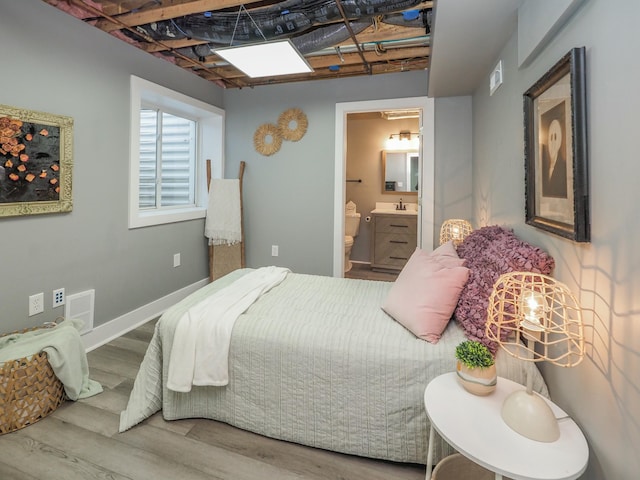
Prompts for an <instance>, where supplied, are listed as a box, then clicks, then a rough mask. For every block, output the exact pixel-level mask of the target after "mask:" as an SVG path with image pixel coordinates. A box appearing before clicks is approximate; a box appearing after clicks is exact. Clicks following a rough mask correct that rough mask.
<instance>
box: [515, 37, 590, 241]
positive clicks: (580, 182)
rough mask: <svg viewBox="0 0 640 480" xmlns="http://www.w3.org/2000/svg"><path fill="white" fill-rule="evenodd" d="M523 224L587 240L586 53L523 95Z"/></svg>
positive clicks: (580, 51)
mask: <svg viewBox="0 0 640 480" xmlns="http://www.w3.org/2000/svg"><path fill="white" fill-rule="evenodd" d="M524 139H525V148H524V154H525V195H526V222H527V224H529V225H533V226H534V227H537V228H540V229H542V230H546V231H548V232H552V233H555V234H556V235H560V236H562V237H566V238H570V239H571V240H574V241H576V242H589V241H590V224H589V175H588V163H589V162H588V156H587V117H586V72H585V49H584V47H581V48H574V49H572V50H571V51H570V52H569V53H567V54H566V55H565V56H564V57H562V58H561V59H560V61H559V62H558V63H556V64H555V65H554V66H553V67H552V68H551V69H550V70H549V71H548V72H547V73H546V74H545V75H544V76H543V77H542V78H541V79H540V80H538V81H537V82H536V83H535V84H534V85H533V86H532V87H531V88H530V89H529V90H527V91H526V92H525V93H524Z"/></svg>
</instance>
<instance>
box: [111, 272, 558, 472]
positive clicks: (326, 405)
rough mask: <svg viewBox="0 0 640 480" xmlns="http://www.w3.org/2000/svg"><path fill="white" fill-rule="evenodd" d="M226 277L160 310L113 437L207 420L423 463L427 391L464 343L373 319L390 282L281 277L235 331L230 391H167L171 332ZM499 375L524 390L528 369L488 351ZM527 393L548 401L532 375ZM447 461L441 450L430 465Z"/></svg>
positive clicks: (440, 446)
mask: <svg viewBox="0 0 640 480" xmlns="http://www.w3.org/2000/svg"><path fill="white" fill-rule="evenodd" d="M247 271H248V269H243V270H237V271H235V272H232V273H231V274H229V275H227V276H225V277H223V278H221V279H219V280H216V281H215V282H213V283H211V284H209V285H207V286H205V287H203V288H202V289H200V290H198V291H197V292H195V293H193V294H192V295H190V296H189V297H187V298H186V299H184V300H183V301H181V302H179V303H178V304H176V305H175V306H174V307H172V308H171V309H169V310H168V311H167V312H166V313H165V314H164V315H163V316H162V317H161V319H160V320H159V322H158V324H157V325H156V330H155V332H154V335H153V338H152V340H151V342H150V345H149V348H148V350H147V353H146V354H145V357H144V360H143V362H142V364H141V367H140V371H139V373H138V376H137V378H136V381H135V384H134V388H133V390H132V393H131V396H130V399H129V403H128V405H127V408H126V410H125V411H123V412H122V414H121V421H120V431H124V430H126V429H128V428H131V427H132V426H134V425H136V424H137V423H139V422H140V421H142V420H144V419H145V418H147V417H148V416H150V415H152V414H154V413H155V412H157V411H158V410H160V409H161V410H162V414H163V417H164V418H165V419H166V420H175V419H182V418H193V417H201V418H209V419H214V420H219V421H222V422H225V423H228V424H231V425H234V426H236V427H239V428H242V429H245V430H249V431H252V432H255V433H259V434H262V435H266V436H269V437H272V438H277V439H281V440H287V441H291V442H295V443H300V444H303V445H309V446H312V447H317V448H322V449H327V450H332V451H337V452H342V453H347V454H353V455H360V456H365V457H372V458H379V459H385V460H392V461H397V462H409V463H423V464H424V463H426V455H427V440H428V432H429V422H428V418H427V416H426V414H425V409H424V403H423V396H424V389H425V387H426V385H427V384H428V382H429V381H430V380H432V379H433V378H435V377H436V376H438V375H440V374H442V373H445V372H451V371H454V370H455V357H454V351H455V346H456V345H457V344H458V343H460V342H461V341H463V340H465V336H464V333H463V331H462V329H461V328H460V327H459V326H458V324H457V323H455V322H454V321H452V322H450V323H449V325H448V326H447V329H446V330H445V332H444V334H443V335H442V338H441V340H440V341H439V342H438V343H437V344H431V343H428V342H426V341H424V340H421V339H418V338H416V337H415V336H414V335H413V334H412V333H410V332H409V331H408V330H406V329H405V328H404V327H402V326H401V325H400V324H398V323H397V322H395V321H394V320H393V319H392V318H391V317H389V316H388V315H387V314H386V313H384V312H383V311H382V309H381V308H380V305H382V303H383V301H384V299H385V297H386V295H387V293H388V291H389V289H390V288H391V285H392V284H391V283H388V282H378V281H368V280H353V279H343V278H332V277H322V276H314V275H304V274H295V273H290V274H289V275H288V276H287V278H286V279H285V280H284V281H283V282H282V283H281V284H280V285H278V286H277V287H275V288H273V289H272V290H271V291H269V292H268V293H266V294H265V295H263V296H262V297H261V298H260V299H259V300H258V301H257V302H256V303H254V304H253V305H252V306H251V307H250V308H249V309H248V310H247V311H246V312H245V313H244V314H242V315H241V316H240V317H239V318H238V320H237V321H236V323H235V326H234V329H233V333H232V337H231V345H230V352H229V384H228V385H226V386H224V387H193V389H192V390H191V392H189V393H178V392H173V391H170V390H168V389H167V387H166V381H167V372H168V364H169V361H170V358H169V356H170V352H171V345H172V341H173V334H174V330H175V326H176V323H177V322H178V320H179V319H180V317H181V316H182V314H183V313H184V312H185V311H186V310H188V309H189V308H190V307H191V306H193V305H195V304H197V303H198V302H199V301H201V300H202V299H204V298H206V297H207V296H208V295H210V294H211V293H213V292H215V291H217V290H218V289H220V288H223V287H225V286H227V285H229V284H230V283H231V282H232V281H233V280H234V279H236V278H238V277H239V276H241V275H244V274H246V272H247ZM496 366H497V370H498V375H500V376H502V377H506V378H509V379H511V380H513V381H516V382H519V383H522V384H524V383H525V381H526V372H527V370H528V368H529V367H530V366H531V365H530V364H525V363H524V362H521V361H520V360H517V359H514V358H512V357H510V356H509V355H508V354H506V353H505V352H498V355H497V359H496ZM531 370H532V371H533V372H534V374H535V376H534V379H533V386H534V389H535V390H536V391H538V392H539V393H541V394H543V395H545V396H548V392H547V389H546V385H545V383H544V381H543V379H542V376H541V375H540V373H539V372H538V370H537V369H536V368H535V367H534V368H532V369H531ZM449 453H451V450H450V448H449V447H448V446H447V445H446V444H445V443H444V442H443V441H441V440H439V441H438V442H437V444H436V445H435V449H434V455H435V457H434V460H435V461H437V460H438V459H439V458H441V457H443V456H445V455H447V454H449Z"/></svg>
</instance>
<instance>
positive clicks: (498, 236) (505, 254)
mask: <svg viewBox="0 0 640 480" xmlns="http://www.w3.org/2000/svg"><path fill="white" fill-rule="evenodd" d="M457 253H458V255H459V256H460V258H462V259H465V260H466V262H467V263H466V264H465V265H466V266H467V267H469V269H470V270H471V271H470V273H469V281H468V282H467V283H466V285H465V286H464V288H463V289H462V292H461V294H460V298H459V300H458V306H457V307H456V310H455V314H454V318H455V319H456V320H457V321H458V322H459V323H460V325H461V326H462V328H463V329H464V330H465V333H466V335H467V337H468V338H469V339H471V340H478V341H479V342H482V343H483V344H485V345H486V346H487V347H488V348H489V349H490V350H491V351H492V352H494V353H495V351H496V349H497V348H498V346H497V344H496V343H495V342H492V341H490V340H489V339H487V338H486V336H485V326H486V323H487V308H488V306H489V296H490V295H491V291H492V290H493V285H494V283H495V282H496V280H497V279H498V277H499V276H500V275H502V274H503V273H508V272H534V273H543V274H545V275H550V274H551V272H552V271H553V268H554V266H555V262H554V260H553V257H551V256H550V255H548V254H547V253H545V252H544V251H543V250H542V249H540V248H538V247H534V246H532V245H530V244H528V243H527V242H524V241H522V240H520V239H519V238H518V237H516V235H515V234H514V233H513V231H512V230H509V229H506V228H503V227H500V226H497V225H494V226H490V227H483V228H480V229H478V230H475V231H474V232H472V233H471V234H469V236H467V237H466V238H465V239H464V241H463V242H462V243H461V244H460V245H458V248H457Z"/></svg>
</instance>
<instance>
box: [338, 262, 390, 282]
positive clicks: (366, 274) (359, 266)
mask: <svg viewBox="0 0 640 480" xmlns="http://www.w3.org/2000/svg"><path fill="white" fill-rule="evenodd" d="M399 273H400V272H397V273H394V272H391V271H389V272H376V271H373V270H371V265H370V264H368V263H355V262H354V263H353V264H352V266H351V270H349V271H348V272H347V273H345V274H344V276H345V278H357V279H360V280H382V281H384V282H395V280H396V278H398V274H399Z"/></svg>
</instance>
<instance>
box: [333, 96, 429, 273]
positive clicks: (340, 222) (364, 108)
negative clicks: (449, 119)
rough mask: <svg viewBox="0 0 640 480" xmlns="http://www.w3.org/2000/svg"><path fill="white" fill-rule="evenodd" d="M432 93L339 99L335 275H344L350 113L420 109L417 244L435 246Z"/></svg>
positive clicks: (337, 108) (336, 143)
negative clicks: (364, 98) (383, 97)
mask: <svg viewBox="0 0 640 480" xmlns="http://www.w3.org/2000/svg"><path fill="white" fill-rule="evenodd" d="M434 104H435V102H434V100H433V98H429V97H407V98H390V99H381V100H367V101H361V102H343V103H336V122H335V125H336V131H335V154H334V158H335V184H334V185H335V187H334V210H333V211H334V224H333V232H334V235H333V276H334V277H343V276H344V205H345V201H346V200H345V199H346V175H347V114H349V113H363V112H378V111H381V110H400V109H418V108H419V109H420V110H421V111H422V114H421V116H420V166H419V168H420V171H421V176H420V178H421V179H422V181H421V184H420V189H419V191H418V245H419V246H420V247H421V248H422V249H424V250H427V251H431V250H433V232H434V213H435V211H434V209H435V195H434V187H435V109H434Z"/></svg>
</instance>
